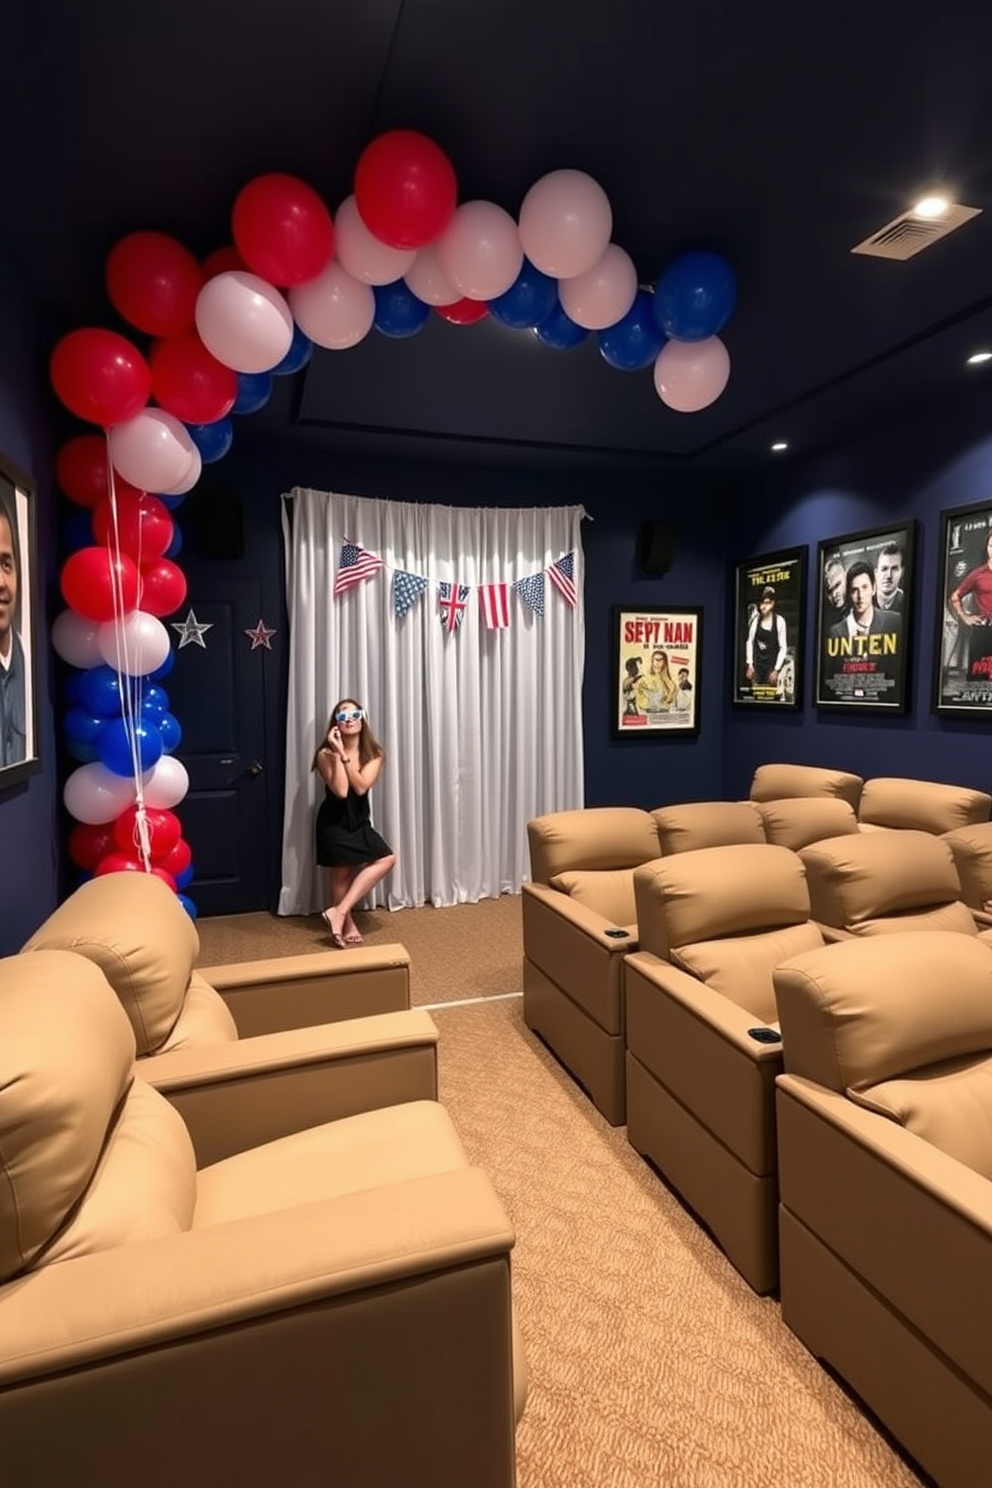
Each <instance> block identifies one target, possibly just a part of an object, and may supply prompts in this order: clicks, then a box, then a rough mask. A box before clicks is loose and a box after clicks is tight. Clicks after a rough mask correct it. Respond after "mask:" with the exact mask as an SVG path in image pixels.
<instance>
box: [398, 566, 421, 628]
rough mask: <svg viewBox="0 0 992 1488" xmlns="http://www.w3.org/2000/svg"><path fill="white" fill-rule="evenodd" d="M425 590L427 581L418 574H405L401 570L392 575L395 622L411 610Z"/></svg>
mask: <svg viewBox="0 0 992 1488" xmlns="http://www.w3.org/2000/svg"><path fill="white" fill-rule="evenodd" d="M426 588H427V580H426V579H425V578H423V577H422V576H421V575H420V574H414V573H406V572H404V571H403V570H402V569H400V570H398V571H397V572H396V573H394V574H393V614H394V615H395V616H396V618H397V620H401V619H402V618H403V616H404V615H405V614H406V612H407V610H410V609H412V608H413V606H414V605H415V604H416V603H417V600H418V599H419V598H420V596H421V595H422V594H423V592H424V590H425V589H426Z"/></svg>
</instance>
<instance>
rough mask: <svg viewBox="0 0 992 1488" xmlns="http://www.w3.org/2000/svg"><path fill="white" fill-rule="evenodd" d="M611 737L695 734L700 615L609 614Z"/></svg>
mask: <svg viewBox="0 0 992 1488" xmlns="http://www.w3.org/2000/svg"><path fill="white" fill-rule="evenodd" d="M614 621H615V629H614V636H615V642H614V656H615V664H614V686H613V704H612V711H613V732H614V734H616V735H617V736H618V737H619V738H624V739H630V738H634V737H635V736H636V737H638V738H643V737H644V736H645V735H648V734H695V733H698V732H699V665H700V660H701V657H702V625H703V612H702V610H701V609H686V608H684V607H673V608H672V609H666V610H652V609H635V608H633V607H631V608H630V609H626V610H624V609H619V608H618V609H616V610H615V611H614Z"/></svg>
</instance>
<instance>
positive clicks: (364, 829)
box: [316, 786, 393, 868]
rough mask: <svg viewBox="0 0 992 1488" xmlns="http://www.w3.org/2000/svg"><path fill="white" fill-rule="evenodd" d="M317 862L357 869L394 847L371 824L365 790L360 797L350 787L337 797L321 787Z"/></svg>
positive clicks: (317, 829)
mask: <svg viewBox="0 0 992 1488" xmlns="http://www.w3.org/2000/svg"><path fill="white" fill-rule="evenodd" d="M316 834H317V864H318V866H319V867H321V868H360V867H361V866H362V864H363V863H374V862H375V861H376V860H377V859H378V858H388V857H390V856H391V854H392V851H393V849H392V848H391V847H390V846H389V844H388V842H385V841H384V840H383V839H382V838H381V837H380V836H379V833H378V832H377V831H376V830H375V828H374V827H373V825H372V812H371V808H370V805H369V797H368V792H367V791H366V793H365V795H363V796H360V795H358V794H357V792H355V791H353V790H351V789H349V791H348V794H347V795H346V796H336V795H335V794H334V792H333V791H332V790H330V789H329V787H327V786H325V787H324V799H323V800H322V801H321V803H320V806H319V808H318V811H317V827H316Z"/></svg>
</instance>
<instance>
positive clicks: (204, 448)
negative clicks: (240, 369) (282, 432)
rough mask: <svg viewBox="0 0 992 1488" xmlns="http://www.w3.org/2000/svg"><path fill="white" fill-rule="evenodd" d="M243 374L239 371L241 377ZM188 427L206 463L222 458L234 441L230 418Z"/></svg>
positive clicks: (201, 457)
mask: <svg viewBox="0 0 992 1488" xmlns="http://www.w3.org/2000/svg"><path fill="white" fill-rule="evenodd" d="M242 375H243V374H241V373H239V374H238V376H239V378H240V377H241V376H242ZM259 407H261V404H259ZM186 427H187V429H188V430H189V437H190V439H192V441H193V443H194V444H195V445H196V447H197V449H198V450H199V451H200V459H201V460H202V461H203V463H204V465H212V464H213V463H214V461H215V460H222V459H223V458H224V456H225V455H226V454H227V452H228V450H229V449H230V448H231V445H232V444H233V442H234V425H233V424H232V423H231V420H230V419H229V418H220V419H215V420H214V422H213V423H212V424H187V425H186Z"/></svg>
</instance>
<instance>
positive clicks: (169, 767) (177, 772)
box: [141, 754, 189, 811]
mask: <svg viewBox="0 0 992 1488" xmlns="http://www.w3.org/2000/svg"><path fill="white" fill-rule="evenodd" d="M141 783H142V792H143V794H144V798H145V805H146V806H154V807H155V809H156V810H157V811H171V809H172V807H173V806H178V805H179V802H180V801H181V800H182V799H183V797H184V796H185V794H186V792H187V791H188V790H189V775H188V774H187V773H186V766H185V765H184V764H183V763H182V761H181V760H177V759H176V756H175V755H174V754H163V755H162V757H161V759H160V760H159V761H158V763H157V764H156V765H154V766H153V767H152V769H150V770H146V771H145V773H144V775H142V777H141Z"/></svg>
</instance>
